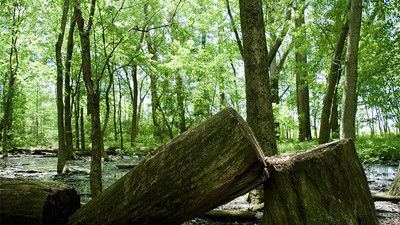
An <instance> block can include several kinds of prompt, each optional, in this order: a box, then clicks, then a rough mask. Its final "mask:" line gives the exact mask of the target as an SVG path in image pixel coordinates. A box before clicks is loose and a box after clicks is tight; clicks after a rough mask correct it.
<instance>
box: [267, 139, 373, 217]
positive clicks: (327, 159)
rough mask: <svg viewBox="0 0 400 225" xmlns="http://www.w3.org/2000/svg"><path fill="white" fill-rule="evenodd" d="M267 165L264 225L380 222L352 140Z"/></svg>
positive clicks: (275, 159) (288, 155)
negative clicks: (268, 173) (268, 174)
mask: <svg viewBox="0 0 400 225" xmlns="http://www.w3.org/2000/svg"><path fill="white" fill-rule="evenodd" d="M267 161H268V164H269V166H268V170H269V172H270V178H269V179H268V180H267V181H266V182H264V194H265V208H264V216H263V223H262V224H269V225H275V224H276V225H282V224H296V225H302V224H359V225H363V224H365V225H372V224H379V222H378V219H377V215H376V211H375V207H374V203H373V201H372V197H371V192H370V190H369V187H368V183H367V179H366V177H365V173H364V170H363V168H362V165H361V162H360V160H359V158H358V156H357V152H356V150H355V147H354V143H353V141H352V140H351V139H347V140H341V141H337V142H333V143H330V144H325V145H320V146H318V147H316V148H314V149H311V150H309V151H300V152H296V153H289V154H283V155H280V156H275V157H270V158H268V159H267Z"/></svg>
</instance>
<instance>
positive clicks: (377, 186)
mask: <svg viewBox="0 0 400 225" xmlns="http://www.w3.org/2000/svg"><path fill="white" fill-rule="evenodd" d="M112 159H113V161H112V162H104V163H103V176H104V179H103V181H105V183H104V186H105V187H107V186H109V185H111V184H112V183H113V182H115V181H116V180H117V179H119V178H121V177H122V176H123V175H124V174H125V173H126V172H128V171H129V169H118V168H117V167H116V165H118V164H129V163H134V162H138V161H140V160H141V158H130V157H126V156H125V157H123V158H121V157H117V156H112ZM89 160H90V158H89V157H82V158H81V159H80V160H73V161H69V162H67V164H68V168H69V169H70V170H71V173H70V174H69V175H66V176H65V175H64V176H59V175H57V174H56V171H55V168H56V163H57V158H55V157H43V156H32V155H21V154H19V155H12V156H10V157H9V158H8V159H6V160H4V159H0V176H2V177H10V178H16V177H19V178H25V179H30V180H47V181H56V182H61V183H67V184H70V185H72V186H74V187H75V189H76V190H77V191H78V192H79V193H80V195H81V201H83V202H87V201H89V200H90V199H89V198H88V196H89V192H90V186H89V182H88V180H89V175H88V173H89V165H90V163H89ZM395 165H398V162H397V163H392V164H390V165H382V164H364V169H365V172H366V176H367V180H368V183H369V186H370V189H371V191H372V193H373V194H383V193H385V192H387V191H388V189H389V188H390V185H391V183H392V182H393V180H394V177H395V174H396V170H397V166H395ZM253 206H254V205H251V204H249V203H247V201H246V196H242V197H239V198H237V199H235V200H234V201H232V202H230V203H228V204H225V205H223V206H220V207H219V209H224V210H248V209H249V208H251V207H253ZM375 208H376V211H377V214H378V217H379V221H380V223H381V224H382V225H400V205H398V204H394V203H390V202H375ZM261 217H262V213H258V215H257V218H261ZM258 223H259V221H254V222H250V223H234V222H223V223H220V222H214V221H208V220H204V219H194V220H191V221H188V222H186V223H184V224H185V225H191V224H203V225H206V224H209V225H227V224H237V225H239V224H243V225H250V224H258Z"/></svg>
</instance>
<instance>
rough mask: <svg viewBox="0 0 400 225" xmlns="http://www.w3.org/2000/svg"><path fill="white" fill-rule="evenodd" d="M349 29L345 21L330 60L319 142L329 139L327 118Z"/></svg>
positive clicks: (329, 113) (322, 142)
mask: <svg viewBox="0 0 400 225" xmlns="http://www.w3.org/2000/svg"><path fill="white" fill-rule="evenodd" d="M348 30H349V24H348V23H346V24H344V25H343V27H342V31H341V32H340V36H339V39H338V42H337V43H336V49H335V54H334V55H333V59H332V62H331V68H330V72H329V77H328V86H327V88H326V93H325V97H324V101H323V106H322V112H321V124H320V127H319V139H318V143H319V144H325V143H327V142H328V141H329V137H330V133H331V132H330V131H331V129H330V124H329V119H330V116H331V109H333V107H334V105H333V104H332V103H333V98H334V97H335V89H336V84H337V82H338V80H339V73H340V61H341V58H342V53H343V48H344V43H345V41H346V37H347V33H348Z"/></svg>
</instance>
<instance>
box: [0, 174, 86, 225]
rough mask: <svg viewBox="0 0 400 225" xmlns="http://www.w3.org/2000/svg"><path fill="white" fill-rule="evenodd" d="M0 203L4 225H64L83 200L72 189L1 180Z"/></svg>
mask: <svg viewBox="0 0 400 225" xmlns="http://www.w3.org/2000/svg"><path fill="white" fill-rule="evenodd" d="M0 202H1V204H0V221H1V224H2V225H7V224H10V225H11V224H27V225H28V224H43V225H50V224H52V225H53V224H54V225H65V224H67V222H68V219H69V217H70V216H71V215H72V214H73V213H75V211H76V210H78V208H79V207H80V197H79V195H78V193H77V192H76V191H75V189H74V188H73V187H72V186H69V185H66V184H61V183H55V182H44V181H29V180H23V179H11V178H2V177H0Z"/></svg>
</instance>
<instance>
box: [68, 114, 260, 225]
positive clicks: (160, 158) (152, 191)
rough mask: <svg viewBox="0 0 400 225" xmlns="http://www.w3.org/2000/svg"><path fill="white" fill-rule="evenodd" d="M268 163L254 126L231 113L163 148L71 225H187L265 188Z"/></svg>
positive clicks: (91, 203)
mask: <svg viewBox="0 0 400 225" xmlns="http://www.w3.org/2000/svg"><path fill="white" fill-rule="evenodd" d="M263 158H264V154H263V152H262V149H261V148H260V146H259V145H258V143H257V141H256V139H255V137H254V136H253V134H252V131H251V130H250V128H249V127H248V125H247V124H246V123H245V121H244V120H243V119H242V118H241V117H240V116H239V115H238V114H237V113H236V112H235V111H234V110H233V109H232V108H227V109H225V110H223V111H222V112H220V113H218V114H216V115H215V116H213V117H211V118H209V119H208V120H206V121H205V122H203V123H201V124H199V125H197V126H195V127H194V128H192V129H190V130H188V131H186V132H184V133H182V134H180V135H179V136H177V137H175V138H174V139H172V140H170V141H169V142H167V143H166V144H165V145H163V146H161V147H160V148H159V149H158V150H156V151H155V152H153V153H152V154H151V155H149V156H148V157H147V158H146V159H145V160H144V161H142V162H141V163H140V164H139V165H138V166H136V167H135V168H134V169H132V170H131V171H130V172H128V173H127V174H126V175H125V176H124V177H122V178H121V179H120V180H118V181H117V182H115V183H114V184H113V185H111V186H110V187H109V188H108V189H106V190H105V191H104V192H103V193H102V194H100V195H99V196H98V197H96V198H94V199H93V200H91V201H90V202H88V203H87V204H86V205H85V206H83V207H82V208H81V209H80V210H78V211H77V212H76V213H75V214H74V215H73V216H72V217H71V219H70V221H69V223H68V224H70V225H74V224H104V225H107V224H140V225H146V224H181V223H183V222H184V221H186V220H188V219H191V218H194V217H196V216H199V215H201V214H203V213H205V212H208V211H209V210H211V209H213V208H215V207H216V206H218V205H221V204H223V203H226V202H228V201H230V200H232V199H233V198H235V197H236V196H240V195H241V194H244V193H246V192H247V191H249V190H251V189H252V188H254V187H255V186H257V185H259V184H260V183H261V182H262V181H263V176H262V174H263V171H264V170H263V168H264V166H265V164H264V161H263ZM105 212H106V213H105Z"/></svg>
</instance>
